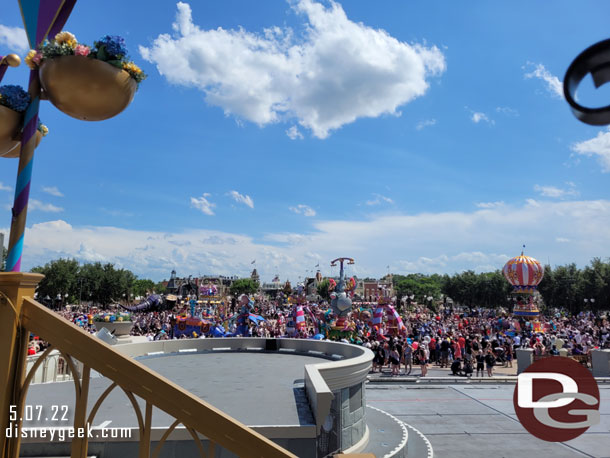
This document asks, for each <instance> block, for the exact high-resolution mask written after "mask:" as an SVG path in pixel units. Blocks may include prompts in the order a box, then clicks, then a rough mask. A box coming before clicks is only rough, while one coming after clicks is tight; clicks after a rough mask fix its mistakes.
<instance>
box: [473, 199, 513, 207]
mask: <svg viewBox="0 0 610 458" xmlns="http://www.w3.org/2000/svg"><path fill="white" fill-rule="evenodd" d="M504 205H506V204H505V203H504V201H501V200H500V201H496V202H477V203H476V206H477V207H478V208H498V207H503V206H504Z"/></svg>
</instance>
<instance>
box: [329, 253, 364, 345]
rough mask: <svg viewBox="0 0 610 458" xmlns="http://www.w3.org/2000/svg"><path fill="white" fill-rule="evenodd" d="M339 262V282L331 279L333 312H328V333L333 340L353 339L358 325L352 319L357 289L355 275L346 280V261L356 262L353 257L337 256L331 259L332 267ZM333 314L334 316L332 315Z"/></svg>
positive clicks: (330, 289) (348, 262)
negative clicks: (354, 295) (354, 296)
mask: <svg viewBox="0 0 610 458" xmlns="http://www.w3.org/2000/svg"><path fill="white" fill-rule="evenodd" d="M337 263H339V282H335V280H334V279H332V278H331V279H330V280H329V283H330V284H329V287H328V289H329V292H330V307H331V311H332V312H331V314H327V315H326V317H327V320H326V321H327V323H328V324H327V326H326V334H327V337H328V338H329V339H331V340H342V339H346V340H348V341H349V340H353V339H354V338H355V337H356V335H357V332H356V326H355V324H354V322H353V321H352V320H351V319H350V318H351V313H352V296H353V294H354V290H355V289H356V281H355V280H354V278H353V277H351V278H350V279H349V280H347V281H346V279H345V268H344V263H347V264H348V265H351V264H354V260H353V259H352V258H337V259H334V260H333V261H331V263H330V265H331V267H335V266H336V265H337ZM331 315H332V316H331Z"/></svg>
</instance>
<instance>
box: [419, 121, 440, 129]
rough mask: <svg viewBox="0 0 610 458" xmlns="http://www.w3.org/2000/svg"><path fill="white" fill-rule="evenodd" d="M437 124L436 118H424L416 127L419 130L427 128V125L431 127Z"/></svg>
mask: <svg viewBox="0 0 610 458" xmlns="http://www.w3.org/2000/svg"><path fill="white" fill-rule="evenodd" d="M435 124H436V119H424V120H423V121H419V122H418V123H417V124H416V125H415V128H416V129H417V130H422V129H425V128H426V127H430V126H433V125H435Z"/></svg>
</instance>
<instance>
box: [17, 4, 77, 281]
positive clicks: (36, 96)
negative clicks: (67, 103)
mask: <svg viewBox="0 0 610 458" xmlns="http://www.w3.org/2000/svg"><path fill="white" fill-rule="evenodd" d="M75 3H76V0H20V1H19V6H20V8H21V15H22V17H23V24H24V25H25V31H26V35H27V37H28V42H29V44H30V47H31V48H32V49H37V48H38V46H39V45H40V44H41V43H42V42H43V41H44V40H45V38H46V37H47V36H48V35H49V33H51V34H55V33H57V32H59V31H60V30H61V29H62V27H63V26H64V24H65V23H66V21H67V20H68V16H69V15H70V13H71V12H72V8H74V4H75ZM28 92H29V94H30V104H29V105H28V108H27V110H26V112H25V117H24V120H23V134H22V138H21V154H20V156H19V168H18V172H17V183H16V185H15V200H14V203H13V210H12V213H13V217H12V220H11V232H10V236H9V242H8V256H7V258H6V270H7V271H9V272H20V271H21V255H22V252H23V239H24V235H25V223H26V217H27V211H28V200H29V197H30V183H31V181H32V169H33V166H34V149H35V148H36V130H37V128H38V109H39V105H40V79H39V76H38V69H35V70H32V71H30V82H29V85H28Z"/></svg>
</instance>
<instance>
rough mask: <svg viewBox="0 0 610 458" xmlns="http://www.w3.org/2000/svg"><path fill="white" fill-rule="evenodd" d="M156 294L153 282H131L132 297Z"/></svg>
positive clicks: (138, 280) (143, 280) (141, 280)
mask: <svg viewBox="0 0 610 458" xmlns="http://www.w3.org/2000/svg"><path fill="white" fill-rule="evenodd" d="M153 291H154V292H157V288H156V287H155V282H154V281H152V280H147V279H143V278H141V279H137V280H136V281H134V282H133V295H134V296H148V295H149V294H152V292H153Z"/></svg>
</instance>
